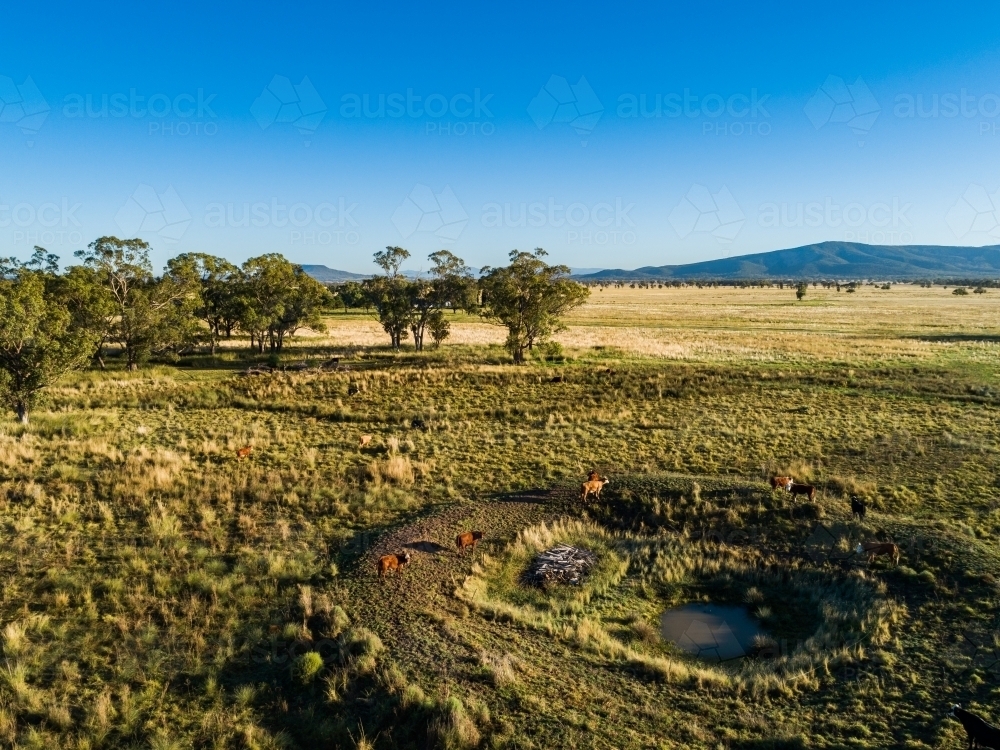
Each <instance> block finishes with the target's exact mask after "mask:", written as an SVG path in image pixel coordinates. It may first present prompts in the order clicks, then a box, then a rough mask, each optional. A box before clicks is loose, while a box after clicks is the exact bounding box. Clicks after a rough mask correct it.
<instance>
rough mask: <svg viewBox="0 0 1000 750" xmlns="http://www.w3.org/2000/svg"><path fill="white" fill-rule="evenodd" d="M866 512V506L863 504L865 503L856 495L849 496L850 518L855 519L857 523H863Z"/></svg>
mask: <svg viewBox="0 0 1000 750" xmlns="http://www.w3.org/2000/svg"><path fill="white" fill-rule="evenodd" d="M867 512H868V506H867V505H866V504H865V501H864V500H862V499H861V498H860V497H858V496H857V495H851V516H852V517H853V518H857V519H858V520H859V521H864V520H865V514H866V513H867Z"/></svg>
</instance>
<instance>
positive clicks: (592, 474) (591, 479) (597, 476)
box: [587, 469, 601, 482]
mask: <svg viewBox="0 0 1000 750" xmlns="http://www.w3.org/2000/svg"><path fill="white" fill-rule="evenodd" d="M600 480H601V475H600V474H598V473H597V472H596V471H594V470H593V469H591V470H590V473H589V474H588V475H587V481H588V482H599V481H600Z"/></svg>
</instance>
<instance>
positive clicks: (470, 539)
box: [455, 531, 483, 552]
mask: <svg viewBox="0 0 1000 750" xmlns="http://www.w3.org/2000/svg"><path fill="white" fill-rule="evenodd" d="M482 538H483V532H481V531H466V532H465V533H464V534H459V535H458V536H457V537H455V546H456V547H458V551H459V552H464V551H465V548H466V547H472V551H473V552H475V551H476V543H477V542H478V541H479V540H480V539H482Z"/></svg>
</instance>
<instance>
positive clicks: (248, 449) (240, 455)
mask: <svg viewBox="0 0 1000 750" xmlns="http://www.w3.org/2000/svg"><path fill="white" fill-rule="evenodd" d="M251 453H253V446H250V445H244V446H243V447H242V448H240V449H239V450H237V451H236V460H237V461H242V460H243V459H244V458H246V457H247V456H249V455H250V454H251Z"/></svg>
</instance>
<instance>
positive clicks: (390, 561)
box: [378, 552, 410, 579]
mask: <svg viewBox="0 0 1000 750" xmlns="http://www.w3.org/2000/svg"><path fill="white" fill-rule="evenodd" d="M409 562H410V553H409V552H404V553H403V554H401V555H382V557H380V558H379V559H378V577H379V578H380V579H384V578H385V575H386V573H390V572H392V571H394V570H395V571H397V572H400V573H402V572H403V566H404V565H407V564H408V563H409Z"/></svg>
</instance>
